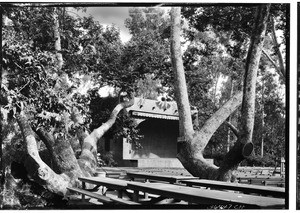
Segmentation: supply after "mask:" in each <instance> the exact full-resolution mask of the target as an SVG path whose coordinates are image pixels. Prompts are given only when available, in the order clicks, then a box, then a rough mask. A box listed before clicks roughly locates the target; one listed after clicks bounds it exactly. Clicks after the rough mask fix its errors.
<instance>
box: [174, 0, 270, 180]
mask: <svg viewBox="0 0 300 213" xmlns="http://www.w3.org/2000/svg"><path fill="white" fill-rule="evenodd" d="M269 10H270V5H261V6H258V7H257V13H256V14H257V15H256V17H255V19H254V24H253V30H252V36H251V40H250V45H249V48H248V54H247V58H246V62H245V77H244V84H243V91H242V92H239V93H237V94H236V95H234V96H233V97H232V98H231V99H230V100H229V101H228V102H226V103H225V104H224V105H223V106H222V107H221V108H220V109H219V110H218V111H217V112H216V113H214V114H213V115H212V116H211V117H210V118H209V119H208V120H207V121H206V122H205V123H204V125H203V126H202V127H201V128H200V129H199V130H194V128H193V124H192V118H191V116H190V115H191V111H190V106H189V98H188V93H187V87H186V80H185V75H184V67H183V62H182V56H181V45H180V29H181V26H180V24H181V22H180V20H181V19H180V15H181V13H180V11H181V8H172V10H171V27H172V30H171V36H172V37H171V56H172V65H173V70H174V74H175V79H176V81H175V85H176V87H175V91H176V99H177V105H178V110H179V136H180V137H179V139H178V140H179V144H180V145H179V153H178V156H177V157H178V159H179V160H180V161H181V163H182V164H183V166H184V167H185V168H186V169H187V170H188V171H189V172H190V173H191V174H193V175H194V176H198V177H201V178H207V179H217V180H230V179H231V175H232V171H233V170H235V169H236V168H237V166H238V164H239V163H240V162H241V161H242V160H243V159H244V158H246V157H249V156H250V155H251V153H252V151H253V143H252V132H253V124H254V115H255V113H254V109H255V89H256V76H257V70H258V66H259V61H260V57H261V52H262V47H263V41H264V37H265V33H266V27H267V20H268V15H269ZM240 104H242V111H241V124H240V127H239V128H238V129H237V128H235V127H233V126H232V129H233V131H234V132H235V134H236V135H237V136H238V140H237V142H236V143H235V145H234V146H233V147H232V148H231V150H230V151H229V152H228V153H227V155H226V156H225V159H224V160H223V162H222V163H221V165H220V167H217V166H215V165H213V164H211V163H209V162H207V161H206V160H205V159H204V157H203V151H204V149H205V147H206V145H207V143H208V141H209V139H210V138H211V136H212V134H213V133H214V132H215V131H216V130H217V129H218V127H219V126H220V125H221V124H222V123H223V122H224V121H225V120H226V119H227V117H228V116H229V115H230V114H231V113H232V112H233V111H235V110H236V109H237V107H238V106H239V105H240Z"/></svg>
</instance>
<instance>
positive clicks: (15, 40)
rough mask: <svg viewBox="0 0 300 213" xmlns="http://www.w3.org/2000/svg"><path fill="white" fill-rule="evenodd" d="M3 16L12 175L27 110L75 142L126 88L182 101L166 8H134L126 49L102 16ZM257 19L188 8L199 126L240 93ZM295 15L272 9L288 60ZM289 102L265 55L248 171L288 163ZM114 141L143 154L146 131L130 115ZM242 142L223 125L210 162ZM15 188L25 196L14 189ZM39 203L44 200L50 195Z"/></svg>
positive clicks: (46, 11)
mask: <svg viewBox="0 0 300 213" xmlns="http://www.w3.org/2000/svg"><path fill="white" fill-rule="evenodd" d="M1 9H2V12H3V17H2V26H3V27H2V81H1V99H0V101H1V120H2V121H3V122H1V125H2V126H1V127H2V132H1V134H2V138H3V142H2V149H3V151H2V152H3V156H2V159H3V160H2V161H1V164H2V165H1V166H2V171H3V172H2V173H3V174H4V171H5V168H9V166H10V165H11V164H12V162H15V163H20V162H22V159H23V157H24V156H23V155H24V152H23V149H24V147H23V143H22V139H21V137H20V130H19V129H18V126H17V124H16V121H15V114H16V113H17V112H18V111H20V109H23V110H24V111H25V112H26V113H27V114H28V115H29V116H30V121H31V125H32V127H33V128H35V129H38V128H45V129H46V130H48V131H51V132H52V133H53V134H54V135H56V134H60V135H63V136H64V137H65V138H68V137H75V136H76V132H77V131H76V130H77V129H78V128H81V129H82V128H83V129H85V130H86V131H91V130H93V129H94V128H96V127H97V126H99V125H100V124H101V123H103V122H104V121H105V120H106V119H107V118H108V116H109V115H110V112H111V110H112V108H113V107H114V106H115V104H116V103H117V98H116V97H117V94H118V93H119V91H121V90H125V91H128V90H131V91H134V92H135V94H136V96H137V97H144V98H150V99H157V98H161V97H162V96H164V97H167V98H168V100H174V88H173V74H172V69H171V60H170V47H169V45H170V44H169V43H170V42H169V38H170V26H169V19H170V17H169V14H168V10H167V9H166V8H129V16H130V17H129V18H128V19H126V20H124V21H125V25H126V27H127V28H128V29H129V31H130V33H131V35H132V37H131V39H130V40H129V41H128V42H126V43H123V42H122V41H121V39H120V31H119V29H118V28H116V27H115V26H107V27H104V26H102V25H101V24H100V23H98V22H97V21H95V20H94V19H93V17H78V16H74V15H72V13H70V12H69V11H70V10H71V8H68V7H59V8H56V10H55V8H53V7H42V6H34V7H31V6H14V7H12V6H9V5H3V6H2V8H1ZM75 9H77V10H84V8H75ZM54 12H55V13H57V14H58V17H59V27H60V28H59V32H60V38H61V46H62V47H61V51H60V53H61V54H62V56H63V61H64V63H63V67H62V68H59V67H58V66H57V51H56V50H55V48H54V46H55V39H54V20H53V14H54ZM253 13H254V9H253V7H248V6H239V7H236V6H226V7H222V6H210V7H197V8H196V7H185V8H184V10H183V14H182V15H183V17H184V23H182V24H183V32H182V33H183V37H182V44H183V47H184V52H183V60H184V68H185V74H186V78H187V84H188V90H189V99H190V102H191V105H193V106H195V107H197V108H198V110H199V123H200V126H201V124H203V122H204V121H205V120H206V119H207V118H208V117H210V115H211V114H212V113H213V112H215V111H216V109H218V108H219V107H220V106H221V105H222V104H223V103H225V102H226V100H228V99H229V98H230V97H231V96H232V95H233V94H234V93H235V92H236V91H237V90H240V89H241V86H242V84H243V82H242V79H243V74H244V61H245V57H246V52H247V48H248V45H249V38H250V31H251V28H252V23H253V20H252V17H254V15H253ZM287 14H288V13H287V10H286V6H285V5H279V4H277V5H272V15H273V17H274V19H275V24H276V25H275V28H276V32H277V33H278V38H279V39H278V40H279V41H280V43H279V48H280V51H281V53H282V54H283V55H285V51H286V40H287V36H288V31H287V29H286V21H287V20H288V19H287ZM273 41H274V40H273V39H272V34H271V30H269V31H268V34H267V39H266V42H265V46H264V48H265V51H266V52H267V53H268V54H269V55H270V57H271V59H272V60H273V61H275V63H277V64H278V62H277V61H278V58H277V56H278V52H276V51H278V49H277V48H275V47H274V42H273ZM105 86H106V87H112V88H114V90H113V92H111V94H110V95H109V97H105V98H103V97H101V96H100V94H99V90H100V89H101V88H103V87H105ZM285 98H286V97H285V78H284V76H282V74H280V73H278V72H277V70H276V69H275V68H274V64H273V63H271V61H270V59H268V58H267V57H266V56H265V55H264V56H263V57H262V59H261V65H260V70H259V80H258V82H257V98H256V117H255V129H254V141H253V143H254V144H255V153H254V155H253V157H252V160H248V162H243V164H244V165H251V166H252V165H254V166H261V165H262V166H275V165H276V163H278V162H279V159H280V157H285V145H286V144H285V143H286V142H285V136H286V129H285V127H286V117H285V115H286V111H285V110H286V109H285V106H286V105H285ZM239 116H240V115H239V112H238V111H237V112H236V113H234V114H232V115H231V117H230V121H231V123H233V124H235V125H236V124H237V123H236V122H237V121H238V120H239V119H238V117H239ZM112 135H115V136H125V137H128V138H130V139H131V142H132V143H135V145H136V147H137V148H142V144H139V142H138V138H139V137H140V136H139V134H138V130H137V129H135V125H134V123H133V121H132V120H131V119H130V118H129V116H128V115H126V114H125V113H123V114H121V116H120V117H119V118H118V120H117V122H116V124H115V125H114V127H113V128H112V129H111V130H110V131H109V132H108V133H107V137H108V136H112ZM235 139H236V138H235V136H234V135H233V134H232V133H230V132H229V129H228V126H226V125H225V124H224V125H222V126H221V127H220V128H219V130H218V131H217V132H216V133H215V134H214V136H213V138H212V139H211V141H210V142H209V144H208V146H207V148H206V153H205V156H206V157H207V158H214V159H215V162H216V164H218V162H219V161H220V160H221V159H222V158H223V156H224V155H225V154H226V152H227V151H228V148H229V147H230V146H232V144H233V143H234V141H235ZM262 144H263V151H262ZM39 145H40V151H41V152H42V151H45V150H46V147H45V145H44V144H43V143H41V142H40V144H39ZM45 152H46V151H45ZM46 155H47V154H45V159H46V158H47V157H46ZM106 157H107V156H106ZM109 158H113V155H111V156H110V157H109ZM48 163H49V165H51V162H48ZM6 170H7V171H8V169H6ZM6 174H9V172H7V173H6ZM15 176H17V175H15ZM16 185H19V186H18V187H19V188H16V190H15V191H14V190H13V188H14V187H15V186H16ZM20 187H21V188H22V189H23V190H24V192H26V191H30V190H31V191H34V189H33V188H34V187H31V188H30V186H27V185H24V184H21V183H17V182H16V183H15V185H13V186H6V188H5V190H6V192H5V190H3V192H2V195H4V194H5V193H8V192H9V190H13V191H14V193H16V192H18V193H19V192H20V190H19V189H20ZM24 187H25V188H26V187H27V188H26V189H25V188H24ZM26 193H27V192H26ZM6 195H7V194H6ZM11 196H12V195H11ZM39 196H40V197H39V198H40V199H42V197H43V195H39ZM3 197H4V196H3ZM8 197H10V196H7V198H8ZM44 197H45V196H44ZM24 199H25V198H24ZM30 199H31V198H30ZM30 199H29V200H30ZM10 202H11V204H12V205H23V207H25V208H26V205H29V206H30V205H33V206H34V205H36V204H28V202H25V201H24V202H23V203H22V201H21V200H19V201H18V202H19V203H18V202H17V203H15V204H14V203H13V202H16V201H14V200H11V201H9V200H8V199H7V200H6V203H8V204H9V203H10ZM43 202H44V201H43ZM43 202H42V204H41V205H44V204H43ZM24 205H25V206H24Z"/></svg>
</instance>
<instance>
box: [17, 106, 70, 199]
mask: <svg viewBox="0 0 300 213" xmlns="http://www.w3.org/2000/svg"><path fill="white" fill-rule="evenodd" d="M17 122H18V125H19V126H20V129H21V132H22V136H23V139H24V142H25V144H26V151H27V154H28V157H27V159H26V160H25V167H26V169H27V171H28V174H29V176H30V178H31V179H33V180H35V181H36V182H37V183H39V184H40V185H42V186H44V187H45V188H46V189H48V190H49V191H51V192H53V193H56V194H59V195H65V194H66V191H67V186H68V185H69V182H70V178H69V177H68V176H67V175H64V174H62V175H58V174H56V173H55V172H54V171H53V170H52V169H51V168H50V167H49V166H48V165H47V164H45V163H44V162H43V160H42V159H41V158H40V155H39V152H38V148H37V143H36V139H35V137H34V133H33V131H32V129H31V127H30V125H29V123H28V121H27V118H26V116H25V114H24V113H23V112H21V113H20V114H19V115H17Z"/></svg>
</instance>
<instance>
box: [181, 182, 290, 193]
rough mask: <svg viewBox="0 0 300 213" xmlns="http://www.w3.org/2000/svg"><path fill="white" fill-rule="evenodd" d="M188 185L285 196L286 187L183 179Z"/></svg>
mask: <svg viewBox="0 0 300 213" xmlns="http://www.w3.org/2000/svg"><path fill="white" fill-rule="evenodd" d="M180 182H181V183H184V184H186V185H188V186H193V185H194V186H203V187H210V188H214V189H227V190H233V191H240V192H244V193H256V194H261V195H272V196H274V197H285V195H286V194H285V189H284V188H279V187H266V186H255V185H249V184H240V183H228V182H223V181H213V180H204V179H200V180H182V181H180Z"/></svg>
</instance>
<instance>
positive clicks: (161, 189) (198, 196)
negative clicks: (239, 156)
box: [128, 183, 285, 208]
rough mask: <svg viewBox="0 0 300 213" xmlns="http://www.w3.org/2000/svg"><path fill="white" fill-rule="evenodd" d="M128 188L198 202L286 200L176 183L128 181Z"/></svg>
mask: <svg viewBox="0 0 300 213" xmlns="http://www.w3.org/2000/svg"><path fill="white" fill-rule="evenodd" d="M128 188H129V189H132V190H134V191H144V192H149V193H152V194H157V195H161V196H163V197H167V198H175V199H180V200H184V201H188V202H191V203H197V204H219V205H220V204H232V205H235V204H242V205H247V206H249V205H251V206H256V207H259V208H284V205H285V200H284V199H281V198H272V197H262V196H253V195H246V194H239V193H232V192H224V191H216V190H206V189H199V188H193V187H187V186H178V185H174V184H163V183H128Z"/></svg>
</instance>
